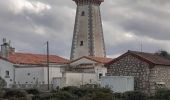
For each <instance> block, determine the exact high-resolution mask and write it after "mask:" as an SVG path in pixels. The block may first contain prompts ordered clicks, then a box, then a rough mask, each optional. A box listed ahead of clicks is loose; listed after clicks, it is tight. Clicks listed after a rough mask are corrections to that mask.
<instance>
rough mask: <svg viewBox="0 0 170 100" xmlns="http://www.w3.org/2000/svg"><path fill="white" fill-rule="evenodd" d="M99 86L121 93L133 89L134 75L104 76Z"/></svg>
mask: <svg viewBox="0 0 170 100" xmlns="http://www.w3.org/2000/svg"><path fill="white" fill-rule="evenodd" d="M101 86H102V87H107V88H110V89H111V90H112V91H113V92H118V93H123V92H126V91H133V90H134V77H132V76H104V77H102V78H101Z"/></svg>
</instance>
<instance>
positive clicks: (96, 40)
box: [70, 0, 106, 60]
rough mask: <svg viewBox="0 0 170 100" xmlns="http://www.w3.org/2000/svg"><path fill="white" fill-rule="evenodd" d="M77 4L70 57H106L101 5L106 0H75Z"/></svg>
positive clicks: (72, 58)
mask: <svg viewBox="0 0 170 100" xmlns="http://www.w3.org/2000/svg"><path fill="white" fill-rule="evenodd" d="M73 1H74V2H75V3H76V4H77V12H76V19H75V25H74V34H73V40H72V48H71V55H70V59H71V60H74V59H77V58H80V57H82V56H95V57H106V52H105V44H104V37H103V29H102V21H101V14H100V5H101V3H102V2H104V0H73Z"/></svg>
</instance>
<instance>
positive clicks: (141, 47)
mask: <svg viewBox="0 0 170 100" xmlns="http://www.w3.org/2000/svg"><path fill="white" fill-rule="evenodd" d="M140 50H141V52H142V51H143V44H142V42H141V44H140Z"/></svg>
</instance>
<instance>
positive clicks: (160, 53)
mask: <svg viewBox="0 0 170 100" xmlns="http://www.w3.org/2000/svg"><path fill="white" fill-rule="evenodd" d="M155 54H156V55H159V56H161V57H164V58H170V54H169V53H168V52H167V51H165V50H160V51H157V52H156V53H155Z"/></svg>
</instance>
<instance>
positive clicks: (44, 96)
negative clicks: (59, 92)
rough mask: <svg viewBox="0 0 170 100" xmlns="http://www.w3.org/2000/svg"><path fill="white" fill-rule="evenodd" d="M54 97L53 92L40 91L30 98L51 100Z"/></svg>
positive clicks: (33, 99)
mask: <svg viewBox="0 0 170 100" xmlns="http://www.w3.org/2000/svg"><path fill="white" fill-rule="evenodd" d="M53 98H54V94H53V93H42V94H39V95H34V96H33V97H32V100H52V99H53Z"/></svg>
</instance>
